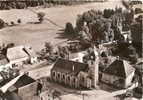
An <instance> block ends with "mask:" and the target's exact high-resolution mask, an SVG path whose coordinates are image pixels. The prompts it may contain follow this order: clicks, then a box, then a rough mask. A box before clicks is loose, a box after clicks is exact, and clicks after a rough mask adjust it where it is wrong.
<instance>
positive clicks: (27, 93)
mask: <svg viewBox="0 0 143 100" xmlns="http://www.w3.org/2000/svg"><path fill="white" fill-rule="evenodd" d="M6 83H7V80H5V81H3V82H1V83H0V86H3V85H4V84H6ZM36 89H37V82H36V81H35V80H34V79H32V78H31V77H29V76H27V75H23V76H22V77H21V78H20V79H19V80H18V81H17V82H16V83H15V84H14V85H13V86H11V87H10V88H9V89H8V91H7V92H6V93H5V94H4V95H3V100H32V98H33V96H34V95H35V94H36Z"/></svg>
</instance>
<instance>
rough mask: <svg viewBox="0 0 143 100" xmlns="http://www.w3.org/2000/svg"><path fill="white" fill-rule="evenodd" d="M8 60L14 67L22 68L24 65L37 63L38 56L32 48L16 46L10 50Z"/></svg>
mask: <svg viewBox="0 0 143 100" xmlns="http://www.w3.org/2000/svg"><path fill="white" fill-rule="evenodd" d="M7 58H8V60H9V63H10V64H12V66H22V65H23V64H24V63H31V64H33V63H35V62H36V61H37V57H36V54H35V53H34V51H33V50H32V49H31V48H30V47H24V46H16V47H13V48H8V50H7Z"/></svg>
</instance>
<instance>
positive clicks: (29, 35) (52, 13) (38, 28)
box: [0, 0, 123, 51]
mask: <svg viewBox="0 0 143 100" xmlns="http://www.w3.org/2000/svg"><path fill="white" fill-rule="evenodd" d="M116 6H117V7H120V6H122V4H121V2H120V1H119V0H118V1H113V0H112V1H109V2H105V3H101V2H97V3H88V4H83V5H75V6H58V7H53V8H46V9H42V8H41V9H36V8H32V9H34V10H35V11H37V12H38V11H43V12H45V13H46V17H48V18H50V19H51V20H52V21H54V22H56V23H57V24H59V25H60V26H63V27H64V26H65V23H67V22H71V23H73V24H75V21H76V16H77V14H81V13H83V12H84V11H87V10H90V9H98V10H99V9H100V10H103V9H105V8H115V7H116ZM122 7H123V6H122ZM0 18H2V19H3V20H4V21H6V22H8V23H10V21H14V22H15V23H16V21H17V19H18V18H21V20H22V24H21V25H18V26H13V27H7V28H4V29H1V30H0V43H9V42H13V43H15V44H16V45H22V44H26V45H31V46H32V47H33V48H34V49H35V50H36V51H38V50H40V49H41V48H42V47H43V46H44V42H45V41H50V42H52V43H53V44H56V43H59V42H61V41H64V40H65V39H63V38H60V34H58V33H61V32H62V31H60V30H61V28H59V27H57V26H54V25H52V24H51V23H49V22H47V21H45V22H44V23H42V24H30V22H36V21H37V16H36V14H34V13H33V12H31V11H30V10H28V9H22V10H17V9H12V10H7V11H5V10H4V11H0ZM28 23H29V24H28Z"/></svg>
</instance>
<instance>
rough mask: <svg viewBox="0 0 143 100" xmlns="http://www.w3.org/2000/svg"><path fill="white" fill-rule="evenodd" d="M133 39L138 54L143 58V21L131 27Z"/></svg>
mask: <svg viewBox="0 0 143 100" xmlns="http://www.w3.org/2000/svg"><path fill="white" fill-rule="evenodd" d="M131 37H132V42H133V46H134V47H135V48H136V50H137V53H138V54H139V55H140V56H142V38H143V35H142V21H140V22H136V23H133V24H132V25H131Z"/></svg>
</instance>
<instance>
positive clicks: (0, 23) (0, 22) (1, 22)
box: [0, 19, 5, 29]
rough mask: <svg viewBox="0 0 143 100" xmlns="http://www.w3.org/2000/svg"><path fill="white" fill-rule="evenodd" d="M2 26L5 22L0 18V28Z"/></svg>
mask: <svg viewBox="0 0 143 100" xmlns="http://www.w3.org/2000/svg"><path fill="white" fill-rule="evenodd" d="M4 26H5V22H4V21H3V20H2V19H0V29H1V28H3V27H4Z"/></svg>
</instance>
